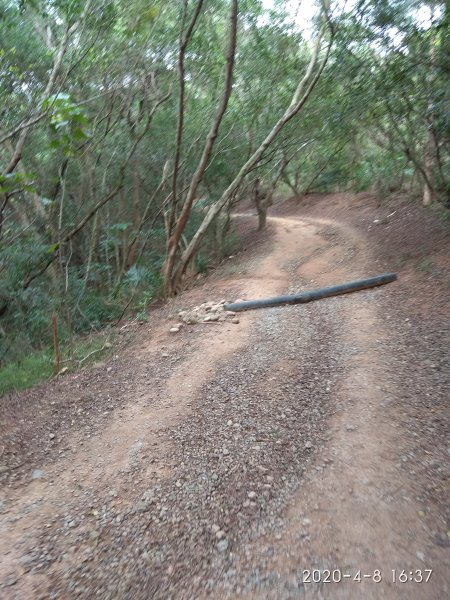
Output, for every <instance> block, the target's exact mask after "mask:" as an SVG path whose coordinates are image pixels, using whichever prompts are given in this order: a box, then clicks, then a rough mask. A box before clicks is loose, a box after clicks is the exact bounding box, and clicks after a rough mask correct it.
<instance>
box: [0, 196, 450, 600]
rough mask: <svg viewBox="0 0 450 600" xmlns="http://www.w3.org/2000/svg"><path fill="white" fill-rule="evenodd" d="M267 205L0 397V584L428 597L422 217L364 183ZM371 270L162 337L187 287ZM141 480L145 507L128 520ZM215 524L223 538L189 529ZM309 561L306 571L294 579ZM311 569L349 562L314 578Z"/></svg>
mask: <svg viewBox="0 0 450 600" xmlns="http://www.w3.org/2000/svg"><path fill="white" fill-rule="evenodd" d="M272 215H273V216H271V217H270V219H269V227H268V230H267V231H266V232H264V233H262V234H257V233H255V231H254V224H255V217H253V216H249V215H248V214H246V215H240V216H237V217H236V222H237V223H238V225H237V226H238V228H239V230H240V233H241V237H242V239H243V240H244V248H243V250H242V251H241V253H240V254H239V256H237V257H233V258H231V259H229V260H226V261H224V263H223V264H222V265H221V266H220V267H219V268H218V269H217V270H216V272H215V273H214V274H212V275H211V276H210V277H208V278H207V279H206V280H204V281H203V280H202V281H199V282H198V284H197V285H196V286H195V287H193V288H192V289H191V290H189V291H187V292H185V293H184V294H182V295H181V296H179V297H177V298H176V300H174V301H172V302H171V303H169V304H167V305H165V306H162V307H160V308H156V309H154V310H152V311H151V313H150V315H149V323H148V324H143V325H137V324H134V323H132V322H130V323H127V324H126V326H125V327H123V328H122V329H121V335H123V336H126V337H127V343H126V344H124V345H123V347H122V348H121V350H120V352H118V353H116V354H115V355H114V356H113V357H112V358H111V359H108V361H106V362H104V363H99V364H97V365H96V366H94V367H93V368H90V369H85V370H83V371H81V372H79V373H77V374H74V375H70V376H67V377H65V378H63V379H60V380H58V381H53V382H49V383H47V384H44V385H41V386H38V387H36V388H34V389H32V390H28V391H26V392H22V393H18V394H12V395H9V396H7V397H4V398H2V400H1V402H0V434H1V440H2V441H1V444H0V448H1V456H0V466H2V470H1V471H0V482H1V484H2V489H1V496H0V502H1V503H0V517H1V521H0V555H1V556H2V561H1V564H0V594H1V597H2V598H11V599H28V598H30V599H31V598H33V599H34V598H94V597H96V598H105V599H106V598H136V599H140V598H143V599H144V598H202V597H208V598H267V599H268V598H277V599H278V598H303V597H318V598H333V599H335V598H336V599H337V598H369V599H370V598H374V599H375V598H393V599H397V598H411V597H414V598H419V599H420V598H423V599H434V598H435V599H436V600H437V599H441V598H444V597H447V596H448V594H449V586H450V579H449V573H450V569H449V567H450V556H449V554H450V547H449V546H450V538H449V535H450V519H449V517H450V515H449V503H448V499H449V471H450V468H449V462H450V435H449V407H448V387H446V386H447V385H448V362H447V361H448V337H446V333H447V334H448V323H449V319H448V317H449V306H448V285H449V282H450V279H449V270H448V267H449V256H448V236H447V232H446V230H445V227H444V224H443V221H442V218H441V217H440V216H439V215H438V214H433V213H430V212H427V213H425V212H424V211H423V210H422V209H421V208H420V207H419V206H417V205H416V204H414V203H413V202H411V201H409V200H407V199H405V198H396V199H392V198H391V199H390V202H389V203H387V202H386V203H383V202H380V201H379V200H377V199H375V198H374V197H372V196H370V195H367V194H359V195H351V194H334V195H326V196H325V195H318V194H316V195H311V196H308V197H307V198H306V199H304V200H302V201H297V200H295V199H292V200H289V201H283V202H279V203H277V204H276V205H275V206H274V207H273V209H272ZM388 270H392V271H397V273H398V275H399V280H398V282H396V283H394V284H391V285H389V286H385V287H383V288H380V289H377V290H371V291H368V292H361V293H358V294H352V295H351V296H350V295H349V296H345V297H341V298H334V299H329V300H324V301H321V302H320V303H314V304H311V305H308V306H307V307H305V308H299V307H292V308H285V309H271V310H270V311H254V312H251V313H250V312H249V313H243V314H242V315H240V323H239V324H238V325H235V324H232V323H228V322H227V323H223V324H217V323H209V324H204V325H195V326H185V327H183V328H182V330H181V332H180V333H179V334H176V335H171V334H169V333H168V329H169V326H170V323H172V322H174V321H175V322H176V317H175V315H176V313H177V311H178V310H179V309H180V308H185V307H192V306H194V305H195V304H199V303H201V302H203V301H205V300H209V299H212V300H217V301H219V300H220V299H222V298H226V299H230V300H233V299H236V298H238V297H241V298H248V299H250V298H258V297H267V296H271V295H275V294H279V293H286V292H294V291H297V290H300V289H304V288H311V287H316V286H322V285H329V284H333V283H338V282H342V281H347V280H350V279H355V278H359V277H365V276H369V275H375V274H378V273H381V272H383V271H388ZM299 311H303V312H301V313H300V312H299ZM266 338H267V339H266ZM253 368H255V369H259V371H258V370H256V371H255V372H254V373H253V371H252V369H253ZM302 369H303V370H302ZM239 386H240V387H239ZM247 388H248V390H250V391H251V394H250V393H249V396H248V398H247V395H246V392H245V390H246V389H247ZM239 390H241V391H239ZM242 390H244V392H243V391H242ZM283 390H285V392H283V393H281V394H280V391H283ZM222 391H223V392H224V397H223V398H222ZM225 396H227V397H225ZM255 398H257V399H258V403H256V404H255V402H254V400H255ZM300 398H301V400H300ZM299 404H302V407H301V411H300V408H299V406H298V405H299ZM258 412H259V415H260V416H259V420H260V423H258ZM275 417H276V419H277V422H276V423H275V421H274V422H273V423H272V419H275ZM308 419H311V421H309V420H308ZM229 423H234V424H236V425H237V427H238V428H237V430H236V435H235V436H234V438H232V437H230V434H229V431H230V426H227V424H229ZM268 423H271V424H272V425H273V428H272V429H273V431H280V432H281V433H279V434H278V433H277V434H276V436H274V438H273V439H272V438H270V439H269V438H268V437H267V431H266V430H265V429H264V427H266V426H268V425H267V424H268ZM272 425H271V426H272ZM232 426H233V427H234V425H232ZM239 427H241V428H242V429H243V431H244V432H245V431H247V433H246V434H245V435H244V436H243V437H239V435H240V433H239V432H240V431H241V430H240V429H239ZM258 427H259V428H260V429H261V431H265V433H264V435H263V433H261V432H260V433H259V434H258V433H257V432H256V431H257V429H258ZM266 429H267V427H266ZM254 432H256V433H254ZM285 433H286V435H285ZM278 435H279V436H280V438H279V439H278V440H277V439H276V437H277V436H278ZM248 440H250V442H249V445H247V442H248ZM252 444H253V445H252ZM225 445H226V448H236V454H235V455H234V454H233V451H231V456H230V452H229V451H228V450H227V451H226V452H225V450H226V449H225ZM255 449H256V450H255ZM255 452H256V453H257V454H258V453H259V454H260V458H254V455H255ZM218 457H219V459H218ZM217 460H219V467H217V468H216V466H215V465H216V464H217ZM214 461H216V462H214ZM222 467H223V468H222ZM34 470H39V471H41V473H38V475H39V477H37V478H35V479H33V478H32V474H33V471H34ZM35 474H36V473H35ZM198 474H200V475H201V477H202V478H203V479H205V481H207V482H208V486H209V487H208V490H209V491H208V492H207V493H206V492H204V488H202V487H201V486H197V487H195V485H194V483H193V482H194V480H195V477H196V476H197V475H198ZM211 474H212V475H211ZM211 477H214V482H217V481H218V483H212V482H211V481H210V478H211ZM202 485H203V484H202ZM205 485H206V484H205ZM215 486H218V487H215ZM149 489H152V490H153V492H152V493H154V494H155V497H156V498H157V501H158V502H159V503H158V504H157V507H158V511H159V510H161V513H159V514H158V515H153V513H151V518H150V520H149V518H148V514H149V512H148V510H149V509H148V506H147V505H145V506H143V505H140V504H139V502H140V501H139V498H141V497H142V495H143V494H145V493H146V490H149ZM249 489H250V490H253V489H255V490H257V492H255V497H253V495H252V493H250V495H249V493H248V490H249ZM172 490H175V492H173V491H172ZM211 490H213V491H211ZM214 490H216V491H214ZM207 494H210V495H207ZM215 494H216V495H215ZM205 498H206V500H207V502H206V500H205ZM255 498H256V499H255ZM259 498H261V501H259ZM141 502H142V501H141ZM155 504H156V501H155ZM166 505H167V506H166ZM192 506H197V508H196V509H195V510H194V512H192V511H193V508H192ZM187 507H189V508H187ZM242 507H244V508H242ZM164 513H168V514H170V515H172V518H171V519H168V518H167V517H166V516H165V515H164ZM221 521H222V522H223V523H224V524H225V525H226V527H225V525H224V526H222V522H221ZM217 522H219V523H220V525H221V527H222V529H225V532H224V536H222V539H225V540H227V544H226V546H227V547H226V548H225V549H224V548H221V549H219V550H218V547H217V545H216V540H215V537H214V535H212V540H213V541H212V542H211V539H210V536H211V533H205V532H208V531H209V530H210V529H211V526H213V532H214V534H215V529H216V528H214V524H215V523H217ZM220 535H221V534H219V536H218V537H217V539H219V538H220ZM219 542H220V539H219ZM142 544H143V545H142ZM141 545H142V548H141ZM142 565H143V566H142ZM141 566H142V568H141ZM313 569H315V570H316V577H319V578H320V581H318V582H316V583H311V584H308V583H304V582H303V579H304V572H303V571H304V570H309V571H311V570H313ZM377 569H378V570H380V572H381V574H382V581H381V582H379V583H376V582H374V581H373V573H374V571H375V570H377ZM425 569H432V571H433V572H432V574H431V577H430V580H429V582H428V583H423V582H422V583H418V582H415V581H410V582H407V583H394V582H393V573H392V570H395V571H396V574H397V577H398V576H399V574H400V572H401V571H402V570H405V572H406V573H407V576H408V577H409V576H410V574H412V575H411V577H415V578H418V577H419V576H420V575H419V574H418V573H416V570H420V571H421V572H422V573H423V576H424V577H426V576H427V574H428V572H427V573H425V571H424V570H425ZM333 570H335V574H338V573H340V574H341V575H349V576H350V577H344V581H342V582H340V583H331V582H330V583H328V582H325V581H324V579H325V578H326V574H327V572H328V571H330V572H332V571H333ZM358 571H360V573H361V579H362V581H361V582H358V581H355V579H358V576H357V573H358ZM364 575H370V576H371V577H366V578H364ZM125 582H127V583H126V584H125Z"/></svg>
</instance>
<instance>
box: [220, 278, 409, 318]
mask: <svg viewBox="0 0 450 600" xmlns="http://www.w3.org/2000/svg"><path fill="white" fill-rule="evenodd" d="M396 279H397V275H396V274H395V273H385V274H384V275H377V276H376V277H369V278H368V279H359V280H357V281H349V282H348V283H341V284H339V285H331V286H329V287H324V288H318V289H317V290H310V291H309V292H301V293H300V294H295V295H293V296H274V297H273V298H263V299H261V300H248V301H244V302H233V303H232V304H227V305H226V306H225V309H226V310H233V311H241V310H251V309H253V308H270V307H271V306H282V305H284V304H306V303H307V302H312V301H313V300H320V299H322V298H329V297H330V296H339V295H341V294H348V293H350V292H359V291H360V290H366V289H368V288H373V287H376V286H378V285H384V284H386V283H391V281H395V280H396Z"/></svg>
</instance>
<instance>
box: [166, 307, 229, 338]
mask: <svg viewBox="0 0 450 600" xmlns="http://www.w3.org/2000/svg"><path fill="white" fill-rule="evenodd" d="M225 304H227V301H226V300H221V301H220V302H204V303H203V304H200V305H199V306H194V308H191V309H190V310H182V311H180V312H179V313H178V317H179V318H180V322H178V323H177V324H176V325H174V326H173V327H171V328H170V330H169V331H170V332H171V333H177V332H178V331H180V329H181V327H182V326H183V325H184V324H185V323H186V324H188V325H195V324H196V323H221V322H222V323H223V322H224V321H231V323H235V324H238V323H239V319H238V318H237V317H236V313H235V312H234V311H232V310H226V309H225Z"/></svg>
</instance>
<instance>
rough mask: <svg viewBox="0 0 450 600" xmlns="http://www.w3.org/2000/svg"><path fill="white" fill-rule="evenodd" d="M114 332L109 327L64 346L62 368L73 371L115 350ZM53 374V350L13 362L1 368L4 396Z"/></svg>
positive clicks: (0, 375)
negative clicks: (113, 342)
mask: <svg viewBox="0 0 450 600" xmlns="http://www.w3.org/2000/svg"><path fill="white" fill-rule="evenodd" d="M111 339H112V333H111V331H108V330H105V331H102V332H99V333H96V334H91V335H89V336H84V337H80V338H77V339H75V340H74V342H73V347H72V348H70V347H69V345H68V344H65V345H64V346H62V347H61V348H60V351H61V359H60V360H61V364H60V369H64V373H73V372H74V371H77V370H79V369H80V368H82V367H85V366H87V365H90V364H92V363H94V362H95V361H97V360H99V359H100V358H105V357H106V356H107V355H108V354H110V353H111V351H112V350H111V349H112V347H113V346H112V343H111ZM52 375H53V351H52V349H51V348H45V349H44V350H40V351H38V352H33V353H31V354H29V355H28V356H24V357H23V358H21V359H20V360H19V361H14V362H10V363H8V364H7V365H5V366H4V367H3V368H2V369H1V370H0V396H3V395H4V394H8V393H11V392H18V391H20V390H25V389H27V388H30V387H33V386H35V385H38V384H39V383H42V382H43V381H46V380H48V379H50V377H52Z"/></svg>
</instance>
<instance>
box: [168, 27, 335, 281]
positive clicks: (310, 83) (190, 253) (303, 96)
mask: <svg viewBox="0 0 450 600" xmlns="http://www.w3.org/2000/svg"><path fill="white" fill-rule="evenodd" d="M324 31H325V27H322V29H321V30H320V32H319V35H318V36H317V39H316V42H315V45H314V49H313V53H312V56H311V60H310V63H309V65H308V68H307V70H306V73H305V75H304V77H303V79H302V80H301V81H300V82H299V84H298V86H297V89H296V91H295V93H294V95H293V97H292V100H291V103H290V105H289V106H288V108H287V109H286V111H285V112H284V114H283V115H282V116H281V117H280V119H279V120H278V121H277V123H276V124H275V126H274V127H273V129H272V130H271V131H270V132H269V134H268V135H267V136H266V138H265V139H264V140H263V142H262V143H261V144H260V146H259V147H258V148H257V149H256V150H255V152H254V153H253V155H252V156H251V157H250V158H249V159H248V160H247V162H246V163H245V164H244V165H243V166H242V167H241V169H240V171H239V173H238V174H237V175H236V177H235V178H234V180H233V181H232V183H231V184H230V185H229V186H228V187H227V189H226V190H225V191H224V192H223V194H222V196H221V197H220V198H219V200H218V201H217V202H216V203H215V204H213V205H212V206H211V207H210V208H209V210H208V212H207V214H206V216H205V218H204V219H203V222H202V223H201V224H200V227H199V228H198V229H197V231H196V233H195V234H194V236H193V238H192V240H191V241H190V243H189V245H188V247H187V248H186V250H185V251H184V252H183V254H182V256H181V258H180V261H179V264H178V267H177V269H176V271H175V272H174V274H173V276H172V281H171V282H170V284H168V285H167V287H166V289H172V290H174V289H176V288H177V287H178V286H179V285H180V282H181V278H182V276H183V274H184V272H185V270H186V267H187V265H188V264H189V262H190V261H191V260H192V259H193V258H194V256H195V254H196V252H197V250H198V247H199V246H200V244H201V242H202V240H203V238H204V236H205V234H206V232H207V230H208V227H209V226H210V225H211V223H212V222H213V221H214V219H215V218H216V217H217V215H218V214H219V213H220V212H221V210H222V208H223V207H224V206H225V205H226V204H227V202H228V201H229V200H230V198H231V197H233V196H235V194H236V193H237V191H238V189H239V188H240V186H241V185H242V182H243V181H244V179H245V177H246V176H247V175H248V173H249V172H250V171H251V170H252V169H253V167H254V166H255V165H256V164H257V163H258V162H259V161H260V160H261V158H262V156H263V154H264V152H265V151H266V150H267V148H269V146H270V145H271V144H272V142H273V141H274V140H275V138H276V137H277V135H278V134H279V133H280V131H281V130H282V129H283V127H284V126H285V125H286V123H288V122H289V121H290V120H291V119H292V118H293V117H295V115H297V114H298V112H299V111H300V110H301V109H302V107H303V106H304V105H305V103H306V101H307V100H308V98H309V96H310V95H311V93H312V91H313V89H314V88H315V86H316V84H317V82H318V80H319V77H320V75H321V74H322V71H323V69H324V68H325V65H326V63H327V62H328V57H329V53H330V49H331V45H332V41H333V32H331V38H330V42H329V44H328V46H327V49H326V52H325V56H324V58H323V60H322V62H321V64H320V66H319V68H318V70H317V71H316V73H315V75H314V76H313V73H314V69H315V67H316V64H317V60H318V55H319V50H320V45H321V41H322V37H323V35H324ZM305 88H306V89H305ZM166 275H168V273H166Z"/></svg>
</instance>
